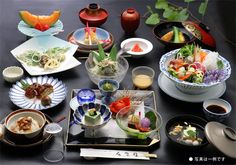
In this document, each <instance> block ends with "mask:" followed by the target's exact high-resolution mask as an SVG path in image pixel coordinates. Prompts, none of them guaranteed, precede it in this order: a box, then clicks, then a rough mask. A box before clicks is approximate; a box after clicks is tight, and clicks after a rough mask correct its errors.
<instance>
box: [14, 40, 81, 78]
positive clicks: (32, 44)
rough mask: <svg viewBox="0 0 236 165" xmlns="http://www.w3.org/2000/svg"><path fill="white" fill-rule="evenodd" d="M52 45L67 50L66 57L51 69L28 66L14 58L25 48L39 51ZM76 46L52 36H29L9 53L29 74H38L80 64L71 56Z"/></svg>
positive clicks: (59, 70) (60, 70)
mask: <svg viewBox="0 0 236 165" xmlns="http://www.w3.org/2000/svg"><path fill="white" fill-rule="evenodd" d="M53 47H69V50H68V51H67V52H66V53H65V56H66V58H65V60H64V61H63V62H62V63H61V64H60V66H59V67H58V68H55V69H52V70H44V69H43V68H41V67H39V66H28V65H26V64H25V63H23V62H21V61H19V60H18V59H17V58H16V57H17V56H18V55H20V54H22V53H24V52H25V51H27V50H36V51H39V52H43V51H45V50H47V49H49V48H53ZM77 48H78V46H77V45H74V44H71V43H70V42H67V41H64V40H62V39H59V38H57V37H54V36H38V37H34V38H31V39H29V40H28V41H26V42H24V43H23V44H21V45H19V46H18V47H16V48H15V49H13V50H12V51H11V53H12V55H13V56H14V57H15V58H16V59H17V60H18V61H19V62H21V64H22V66H23V67H24V68H25V70H26V71H27V72H28V73H29V74H30V75H32V76H38V75H46V74H52V73H58V72H62V71H65V70H68V69H71V68H74V67H76V66H78V65H80V64H81V63H80V62H79V61H77V60H76V59H75V58H74V57H73V55H74V53H75V52H76V50H77Z"/></svg>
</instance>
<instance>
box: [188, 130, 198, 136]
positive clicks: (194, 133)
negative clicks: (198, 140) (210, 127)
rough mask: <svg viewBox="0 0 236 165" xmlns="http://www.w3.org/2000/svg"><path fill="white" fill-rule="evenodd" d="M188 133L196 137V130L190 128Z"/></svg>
mask: <svg viewBox="0 0 236 165" xmlns="http://www.w3.org/2000/svg"><path fill="white" fill-rule="evenodd" d="M187 134H188V136H189V137H191V138H195V137H196V132H195V131H193V130H188V131H187Z"/></svg>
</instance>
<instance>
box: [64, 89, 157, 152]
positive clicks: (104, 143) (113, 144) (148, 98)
mask: <svg viewBox="0 0 236 165" xmlns="http://www.w3.org/2000/svg"><path fill="white" fill-rule="evenodd" d="M78 90H79V89H73V90H72V93H71V97H72V98H75V96H76V93H77V92H78ZM94 91H95V93H96V99H99V100H100V99H101V94H100V92H99V90H94ZM122 92H123V90H118V92H117V94H116V96H117V97H119V95H121V94H122ZM129 92H132V93H134V94H135V93H137V94H139V95H142V96H145V99H144V105H145V106H149V107H151V108H153V109H155V110H156V101H155V94H154V91H143V90H129ZM72 114H73V110H72V109H71V110H70V111H69V114H68V116H69V117H68V126H67V133H66V140H65V144H66V146H67V148H68V149H77V148H80V147H91V148H119V149H121V148H132V149H143V150H149V149H151V148H153V147H155V146H156V145H158V144H159V142H160V134H159V132H156V133H155V134H154V135H153V136H152V137H148V138H147V139H145V140H142V139H133V138H115V137H98V138H87V137H85V136H84V130H83V129H82V128H81V126H80V125H75V127H74V126H73V127H74V128H73V129H72V128H70V123H71V122H72V121H73V116H72ZM111 120H114V119H111ZM108 124H109V123H108Z"/></svg>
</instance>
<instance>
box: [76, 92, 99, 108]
mask: <svg viewBox="0 0 236 165" xmlns="http://www.w3.org/2000/svg"><path fill="white" fill-rule="evenodd" d="M76 97H77V100H78V102H79V104H80V105H83V104H85V103H91V102H92V103H94V102H95V98H96V95H95V92H94V91H93V90H91V89H80V90H79V92H78V93H77V96H76Z"/></svg>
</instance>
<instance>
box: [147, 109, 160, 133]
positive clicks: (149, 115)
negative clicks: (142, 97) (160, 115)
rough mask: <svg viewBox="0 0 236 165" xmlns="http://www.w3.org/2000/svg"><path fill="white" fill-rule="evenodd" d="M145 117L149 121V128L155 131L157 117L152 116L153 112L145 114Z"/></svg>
mask: <svg viewBox="0 0 236 165" xmlns="http://www.w3.org/2000/svg"><path fill="white" fill-rule="evenodd" d="M145 117H146V118H148V119H149V120H150V123H151V125H150V127H151V129H155V128H156V121H157V117H156V115H155V114H154V112H152V111H149V112H147V113H146V114H145Z"/></svg>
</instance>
